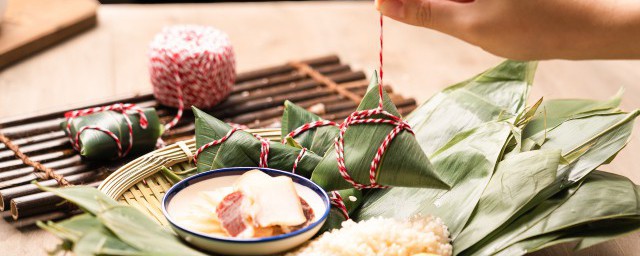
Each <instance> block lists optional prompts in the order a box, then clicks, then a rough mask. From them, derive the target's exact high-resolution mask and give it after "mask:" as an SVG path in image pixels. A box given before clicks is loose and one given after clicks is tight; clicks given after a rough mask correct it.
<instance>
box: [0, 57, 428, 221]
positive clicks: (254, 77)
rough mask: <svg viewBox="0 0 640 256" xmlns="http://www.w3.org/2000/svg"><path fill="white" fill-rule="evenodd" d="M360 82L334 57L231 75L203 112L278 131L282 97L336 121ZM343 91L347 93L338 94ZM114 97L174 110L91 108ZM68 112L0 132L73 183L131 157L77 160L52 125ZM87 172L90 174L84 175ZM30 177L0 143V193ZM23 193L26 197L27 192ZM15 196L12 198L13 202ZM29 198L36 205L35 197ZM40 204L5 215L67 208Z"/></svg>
mask: <svg viewBox="0 0 640 256" xmlns="http://www.w3.org/2000/svg"><path fill="white" fill-rule="evenodd" d="M300 64H303V65H304V66H309V67H311V69H312V70H313V71H314V72H318V73H320V74H322V75H323V76H324V77H326V78H328V79H330V80H331V81H333V82H335V83H336V84H337V85H338V87H340V89H339V90H336V88H331V87H328V86H327V85H325V84H323V83H322V82H321V81H318V80H314V79H312V78H311V76H310V75H309V74H308V72H304V70H301V69H299V68H300ZM367 86H368V80H367V78H366V76H365V74H364V73H363V72H362V71H357V70H352V69H351V67H350V65H348V64H344V63H342V62H341V61H340V59H339V58H338V57H337V56H333V55H332V56H324V57H319V58H314V59H309V60H302V61H297V62H290V63H287V64H283V65H278V66H272V67H268V68H263V69H258V70H254V71H250V72H245V73H241V74H238V77H237V80H236V85H235V86H234V89H233V92H232V94H231V95H230V97H229V98H228V99H227V100H226V101H224V102H223V103H221V104H220V105H218V106H216V107H214V108H213V109H209V110H207V112H208V113H210V114H212V115H213V116H215V117H217V118H220V119H222V120H225V121H227V122H233V123H237V124H243V125H246V126H248V127H249V128H252V129H254V128H278V127H279V126H280V123H279V120H280V116H281V114H282V111H283V107H282V105H283V103H284V101H285V100H290V101H292V102H294V103H296V104H298V105H300V106H302V107H304V108H307V109H309V110H310V111H312V112H315V113H317V114H319V115H320V116H322V117H323V118H325V119H327V120H333V121H342V120H343V119H344V118H346V117H347V116H348V115H349V114H350V113H351V112H353V111H354V110H355V108H356V107H357V104H358V102H356V101H357V99H356V100H354V99H353V95H357V96H359V97H362V96H364V94H365V93H366V89H367ZM345 89H346V90H345ZM385 89H386V90H387V92H389V94H390V97H391V99H392V100H393V102H394V103H395V104H396V105H397V106H398V109H399V111H400V112H401V114H403V115H405V114H408V113H409V112H411V111H412V110H413V109H415V107H416V102H415V100H414V99H411V98H405V97H402V96H400V95H398V94H395V93H393V91H392V89H391V88H390V87H389V86H385ZM344 92H348V94H350V95H347V96H345V95H343V94H344ZM116 102H126V103H135V104H137V105H139V106H142V107H155V108H156V109H157V110H158V114H159V115H160V118H161V120H162V121H163V122H164V123H166V122H168V121H170V120H171V119H172V117H173V115H174V114H175V109H172V108H168V107H164V106H160V105H158V103H157V102H156V101H155V100H154V98H153V95H151V94H145V95H134V96H131V97H125V98H119V99H112V100H109V101H106V102H101V103H99V104H95V105H94V106H100V105H107V104H113V103H116ZM87 107H92V106H78V107H76V108H73V109H80V108H87ZM73 109H64V110H59V111H52V112H50V113H45V114H41V115H36V116H29V117H19V118H14V119H7V120H0V132H1V133H3V134H4V135H5V136H6V137H8V138H9V139H11V140H12V142H13V143H14V144H16V145H18V146H20V148H21V151H22V152H23V153H25V154H26V155H27V156H29V157H30V158H31V159H32V160H34V161H39V162H41V163H43V164H44V165H45V166H46V167H49V168H53V169H55V170H56V173H58V174H61V175H64V176H66V177H70V176H72V175H80V174H84V176H85V177H86V178H82V179H80V178H79V179H76V180H75V182H73V183H75V184H89V183H95V182H96V181H98V182H99V181H101V180H103V179H104V178H105V177H106V176H107V175H108V174H110V173H112V172H113V171H114V170H116V169H118V168H120V167H121V166H123V165H125V164H126V163H128V162H130V161H132V160H134V159H135V157H136V156H130V157H128V158H126V159H121V160H118V161H109V162H89V161H85V160H83V159H82V158H81V157H80V156H79V155H78V154H77V152H75V151H74V150H73V149H72V147H71V144H70V143H69V140H68V138H67V137H66V136H65V135H64V132H63V131H62V130H61V129H60V127H59V124H60V122H62V121H63V119H64V118H63V115H64V112H66V111H69V110H73ZM193 121H194V118H193V114H192V113H191V112H190V111H187V112H186V113H185V115H184V116H183V118H182V119H181V120H180V122H179V123H178V124H177V125H176V126H175V127H174V128H172V129H171V130H169V131H168V132H166V133H165V134H163V136H162V138H163V140H164V141H165V142H166V143H167V144H172V143H175V142H178V141H185V140H189V139H191V138H193V135H194V130H195V126H194V123H193ZM88 173H92V174H95V175H86V174H88ZM36 179H37V176H36V174H34V173H33V168H31V167H29V166H27V165H25V164H24V163H23V162H22V161H21V160H19V159H17V158H15V156H14V154H13V152H11V151H10V150H8V149H7V147H6V146H5V145H4V144H0V197H2V194H3V192H6V191H7V190H8V189H13V190H14V191H15V190H16V188H24V187H25V186H29V185H31V184H30V182H31V181H33V180H36ZM50 184H55V183H50ZM154 185H157V186H159V187H165V186H167V184H164V183H163V181H157V184H155V183H154V184H152V185H151V187H149V186H147V187H146V188H145V187H140V189H139V190H138V192H139V193H138V192H131V191H130V192H131V194H126V195H124V199H123V200H128V199H132V198H135V197H136V196H138V197H140V196H143V195H145V194H146V195H149V196H153V197H156V196H154V195H153V193H154V190H157V189H156V188H157V187H154ZM156 192H158V191H156ZM38 194H40V195H41V196H42V197H43V198H44V196H45V194H44V193H43V192H40V193H38ZM26 196H31V197H34V195H33V194H29V195H26ZM21 197H25V196H21ZM21 197H18V198H14V199H13V200H17V201H20V198H21ZM22 199H24V198H22ZM33 202H35V203H40V202H41V201H33ZM33 202H32V203H33ZM42 203H43V205H37V204H36V205H31V206H30V207H32V208H30V209H29V210H28V211H13V210H14V209H11V210H12V211H13V215H14V216H13V217H14V218H17V219H18V221H21V222H22V223H24V224H29V223H33V222H34V221H35V220H43V219H56V218H61V217H64V216H67V215H68V210H67V208H68V207H67V206H64V205H61V204H59V203H58V204H53V205H52V204H51V200H49V201H42ZM6 205H11V203H10V202H6V203H5V206H6ZM45 206H46V207H45ZM9 208H10V207H4V210H5V211H4V212H3V213H2V214H3V216H4V217H5V218H6V219H9V218H11V217H9V216H11V213H10V212H8V211H7V210H9ZM18 210H19V209H18Z"/></svg>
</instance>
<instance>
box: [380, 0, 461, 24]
mask: <svg viewBox="0 0 640 256" xmlns="http://www.w3.org/2000/svg"><path fill="white" fill-rule="evenodd" d="M469 2H473V0H454V1H452V0H376V8H377V9H378V10H379V11H380V12H381V13H382V14H383V15H385V16H387V17H389V18H392V19H395V20H397V21H400V22H404V23H407V24H411V25H414V26H421V27H427V28H432V29H436V30H440V31H443V32H452V31H451V30H454V29H456V26H457V24H459V23H460V16H461V15H462V13H463V12H464V9H463V7H464V5H465V4H467V3H469Z"/></svg>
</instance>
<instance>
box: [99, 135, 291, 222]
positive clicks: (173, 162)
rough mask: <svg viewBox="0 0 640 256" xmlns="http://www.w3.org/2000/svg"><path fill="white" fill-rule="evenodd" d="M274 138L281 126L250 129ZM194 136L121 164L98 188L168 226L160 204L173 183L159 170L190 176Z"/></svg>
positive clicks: (277, 139)
mask: <svg viewBox="0 0 640 256" xmlns="http://www.w3.org/2000/svg"><path fill="white" fill-rule="evenodd" d="M247 131H248V132H251V133H253V134H257V135H260V136H261V137H263V138H265V139H268V140H271V141H280V129H253V130H247ZM195 151H196V142H195V139H190V140H185V141H179V142H177V143H174V144H172V145H169V146H167V147H164V148H162V149H158V150H155V151H152V152H150V153H148V154H146V155H143V156H141V157H139V158H137V159H135V160H133V161H131V162H129V163H128V164H126V165H124V166H122V167H120V168H119V169H117V170H116V171H115V172H113V173H112V174H111V175H109V177H107V178H106V179H105V180H104V181H103V182H102V183H101V184H100V186H99V187H98V189H100V191H102V192H104V193H105V194H107V196H109V197H111V198H113V199H115V200H116V201H118V202H120V203H122V204H127V205H131V206H133V207H136V208H137V209H138V210H140V211H142V212H143V213H145V214H147V215H148V216H149V217H151V218H152V219H153V220H155V221H156V222H158V223H160V224H161V225H165V226H166V225H168V223H167V221H166V219H165V218H164V216H163V215H162V210H161V207H160V204H161V202H162V197H163V196H164V194H165V192H166V191H167V190H169V188H170V187H171V186H172V185H173V182H172V181H171V179H169V178H168V177H166V176H165V174H163V173H162V172H161V171H160V168H161V167H162V166H165V167H167V168H169V169H170V170H171V171H172V172H174V173H175V174H177V175H188V174H189V172H192V171H193V170H194V168H195V165H194V164H193V161H192V159H193V154H194V153H195Z"/></svg>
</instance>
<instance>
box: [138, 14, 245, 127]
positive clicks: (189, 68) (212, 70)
mask: <svg viewBox="0 0 640 256" xmlns="http://www.w3.org/2000/svg"><path fill="white" fill-rule="evenodd" d="M149 59H150V64H149V73H150V75H151V84H152V85H153V94H154V96H155V97H156V99H157V100H158V102H160V103H161V104H163V105H166V106H170V107H176V108H178V114H177V115H176V118H174V120H173V121H171V122H170V123H168V124H167V128H171V127H172V126H174V125H175V124H176V123H177V122H178V120H179V119H180V117H181V116H182V109H183V108H184V107H185V106H186V107H189V106H192V105H193V106H196V107H199V108H211V107H213V106H215V105H216V104H218V103H220V102H221V101H222V100H223V99H225V98H226V97H227V96H228V95H229V94H230V93H231V87H232V86H233V84H234V82H235V79H236V70H235V67H236V63H235V56H234V53H233V47H232V46H231V42H230V41H229V37H228V36H227V35H226V34H225V33H224V32H222V31H220V30H218V29H215V28H212V27H207V26H199V25H178V26H169V27H165V28H164V29H163V30H162V32H160V33H158V34H157V35H156V37H155V38H154V40H153V41H152V42H151V46H150V51H149Z"/></svg>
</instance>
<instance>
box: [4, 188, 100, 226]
mask: <svg viewBox="0 0 640 256" xmlns="http://www.w3.org/2000/svg"><path fill="white" fill-rule="evenodd" d="M100 182H101V181H97V182H92V183H90V184H87V186H92V187H98V185H100ZM64 202H65V200H64V199H63V198H61V197H58V196H56V195H55V194H53V193H51V192H40V193H35V194H31V195H27V196H22V197H17V198H14V199H12V200H11V201H10V207H11V217H13V219H14V220H17V219H19V218H23V217H29V216H34V215H38V214H42V213H46V212H51V211H61V210H66V211H69V210H72V209H75V206H73V205H71V204H67V203H64Z"/></svg>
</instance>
